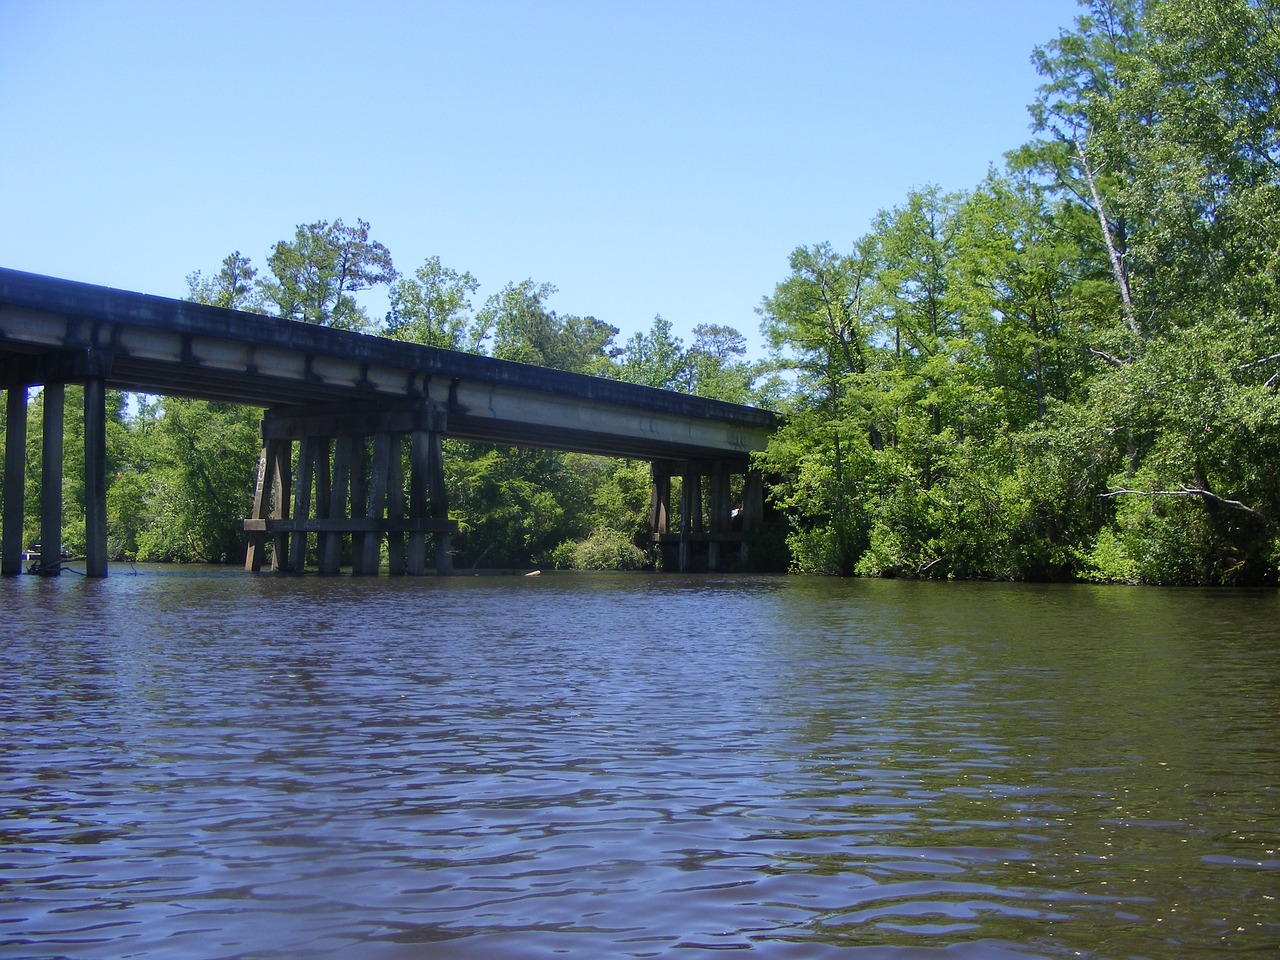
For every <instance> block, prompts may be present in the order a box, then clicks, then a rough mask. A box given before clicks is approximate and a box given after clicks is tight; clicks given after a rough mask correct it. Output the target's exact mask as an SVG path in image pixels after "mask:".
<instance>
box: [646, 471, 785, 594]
mask: <svg viewBox="0 0 1280 960" xmlns="http://www.w3.org/2000/svg"><path fill="white" fill-rule="evenodd" d="M650 475H651V477H652V486H651V488H650V492H649V538H650V542H651V543H653V544H654V546H655V547H656V548H657V549H658V551H659V553H660V555H661V557H662V561H663V565H664V567H666V568H667V569H673V570H678V571H680V572H681V573H688V572H691V571H693V570H698V569H706V570H707V571H709V572H715V571H717V570H721V569H725V568H727V567H728V566H729V565H731V564H733V563H734V562H735V561H736V562H737V564H738V565H743V564H745V563H746V562H747V544H746V537H747V533H748V531H750V530H751V529H752V528H753V527H754V526H755V525H757V524H759V523H760V522H761V520H762V519H763V517H764V484H763V481H762V479H761V477H760V475H759V474H758V473H756V472H754V471H752V470H751V469H750V468H749V466H748V464H747V463H746V461H745V460H736V459H735V460H728V459H717V460H685V461H674V460H659V461H655V462H654V463H653V466H652V467H651V470H650ZM738 475H742V476H743V480H742V482H741V484H740V485H735V481H734V477H735V476H738ZM673 476H679V477H680V510H679V517H678V520H679V524H678V528H677V530H676V531H675V532H673V531H672V530H671V524H672V520H671V478H672V477H673ZM704 481H705V486H704ZM735 486H736V489H735ZM738 500H741V505H740V506H738V507H736V508H735V502H737V501H738ZM704 505H705V508H706V509H705V514H704V509H703V508H704Z"/></svg>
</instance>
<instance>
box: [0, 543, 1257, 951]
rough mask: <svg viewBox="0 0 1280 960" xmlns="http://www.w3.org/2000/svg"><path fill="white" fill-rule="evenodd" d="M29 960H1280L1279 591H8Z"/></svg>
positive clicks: (3, 876) (329, 586)
mask: <svg viewBox="0 0 1280 960" xmlns="http://www.w3.org/2000/svg"><path fill="white" fill-rule="evenodd" d="M0 620H2V622H3V626H0V630H3V631H4V634H5V635H6V639H5V640H4V642H3V645H2V646H0V669H3V675H4V679H3V685H2V686H0V725H2V727H0V729H3V741H2V746H0V774H2V776H3V780H2V781H0V804H2V809H3V817H2V819H0V838H2V842H0V957H3V958H19V957H21V958H23V960H35V958H46V957H49V958H52V957H74V958H113V960H114V958H122V957H131V958H140V957H141V958H165V960H172V958H193V960H196V958H198V960H214V958H277V957H308V958H313V957H344V958H345V957H360V958H462V957H466V958H468V960H476V958H521V960H523V958H544V957H545V958H550V957H569V958H578V957H581V958H587V960H600V958H604V960H607V958H614V957H676V958H681V960H683V958H696V957H699V956H705V957H712V956H717V957H718V956H721V955H723V953H724V952H726V951H727V952H730V953H731V954H734V955H739V954H741V955H750V956H753V957H754V956H759V957H761V958H775V957H776V958H827V957H839V958H842V960H858V958H875V960H881V958H884V960H917V958H925V960H927V958H938V960H954V958H964V960H968V958H973V960H1007V958H1095V960H1101V958H1108V960H1110V958H1146V960H1164V958H1178V960H1185V958H1194V957H1205V956H1209V955H1216V954H1217V953H1218V952H1219V951H1231V952H1240V953H1242V954H1244V955H1248V956H1268V957H1271V956H1276V954H1277V952H1278V951H1280V903H1277V897H1278V896H1280V849H1278V848H1280V597H1278V596H1277V594H1275V593H1270V592H1265V593H1264V592H1260V593H1244V592H1221V591H1219V592H1214V591H1200V590H1154V589H1133V588H1108V587H1088V586H1025V585H997V584H969V583H951V584H944V583H914V582H897V581H874V580H850V581H846V580H826V579H810V578H785V577H721V576H700V577H676V576H665V575H655V576H650V575H642V574H637V575H570V574H564V575H560V574H556V575H543V576H541V577H518V576H513V577H464V576H459V577H454V578H449V579H436V578H424V579H390V578H381V579H377V580H373V579H359V580H357V579H351V578H337V579H322V578H320V577H311V576H308V577H300V578H278V577H272V576H249V575H246V574H243V573H241V572H238V571H226V570H211V569H184V568H155V567H150V568H137V573H136V574H134V573H133V572H131V570H130V568H129V567H128V566H127V565H117V566H115V567H113V569H112V575H111V577H110V578H108V579H106V580H103V581H90V580H86V579H83V578H81V577H76V576H73V575H70V574H64V575H63V576H62V577H61V578H59V579H57V580H41V579H38V578H35V577H21V578H16V579H11V580H7V581H4V582H2V583H0Z"/></svg>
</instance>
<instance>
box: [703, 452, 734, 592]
mask: <svg viewBox="0 0 1280 960" xmlns="http://www.w3.org/2000/svg"><path fill="white" fill-rule="evenodd" d="M707 486H708V490H707V514H708V519H709V520H710V522H709V523H708V527H709V530H708V532H709V533H710V534H711V536H710V539H709V540H707V570H708V571H709V572H711V573H715V572H716V571H717V570H719V569H720V559H721V557H720V547H721V545H722V542H723V540H724V537H725V534H727V533H728V532H729V521H730V518H729V510H730V506H729V471H728V470H727V469H725V462H724V461H723V460H713V461H712V463H711V473H710V476H709V478H708V483H707Z"/></svg>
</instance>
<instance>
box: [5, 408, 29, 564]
mask: <svg viewBox="0 0 1280 960" xmlns="http://www.w3.org/2000/svg"><path fill="white" fill-rule="evenodd" d="M26 487H27V388H26V387H10V388H9V389H8V390H7V391H6V398H5V434H4V533H3V535H2V538H0V575H3V576H6V577H12V576H16V575H17V574H19V573H21V572H22V550H23V544H22V527H23V524H24V523H25V522H26V518H27V515H26V493H27V490H26Z"/></svg>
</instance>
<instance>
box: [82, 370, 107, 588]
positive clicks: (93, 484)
mask: <svg viewBox="0 0 1280 960" xmlns="http://www.w3.org/2000/svg"><path fill="white" fill-rule="evenodd" d="M84 537H85V554H84V561H85V571H84V572H85V575H86V576H89V577H105V576H106V575H107V386H106V384H105V383H104V382H103V381H102V380H100V379H97V378H94V379H90V380H86V381H85V384H84Z"/></svg>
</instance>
